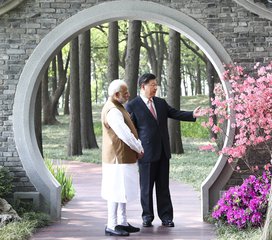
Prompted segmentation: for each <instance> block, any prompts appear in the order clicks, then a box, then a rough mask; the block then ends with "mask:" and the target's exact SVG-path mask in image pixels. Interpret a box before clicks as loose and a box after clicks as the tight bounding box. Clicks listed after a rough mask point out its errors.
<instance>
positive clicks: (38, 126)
mask: <svg viewBox="0 0 272 240" xmlns="http://www.w3.org/2000/svg"><path fill="white" fill-rule="evenodd" d="M41 88H42V83H41V84H40V87H39V90H38V92H37V97H36V102H35V135H36V139H37V144H38V147H39V149H40V152H41V155H42V156H43V145H42V89H41Z"/></svg>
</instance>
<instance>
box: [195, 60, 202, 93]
mask: <svg viewBox="0 0 272 240" xmlns="http://www.w3.org/2000/svg"><path fill="white" fill-rule="evenodd" d="M195 87H196V90H195V93H196V95H197V94H202V84H201V69H200V64H199V59H198V58H197V60H196V85H195Z"/></svg>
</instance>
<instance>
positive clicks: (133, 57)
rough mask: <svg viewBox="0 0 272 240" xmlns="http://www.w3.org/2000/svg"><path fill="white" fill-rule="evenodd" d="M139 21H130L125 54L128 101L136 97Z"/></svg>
mask: <svg viewBox="0 0 272 240" xmlns="http://www.w3.org/2000/svg"><path fill="white" fill-rule="evenodd" d="M141 26H142V22H141V21H135V20H134V21H130V22H129V29H128V42H127V54H126V69H125V80H126V82H127V84H128V90H129V92H130V99H132V98H134V97H136V95H137V79H138V72H139V59H140V48H141V38H140V34H141Z"/></svg>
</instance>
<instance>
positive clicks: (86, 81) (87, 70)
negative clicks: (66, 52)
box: [79, 30, 98, 149]
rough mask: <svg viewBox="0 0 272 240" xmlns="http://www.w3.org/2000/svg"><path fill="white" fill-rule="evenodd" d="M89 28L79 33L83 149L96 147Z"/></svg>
mask: <svg viewBox="0 0 272 240" xmlns="http://www.w3.org/2000/svg"><path fill="white" fill-rule="evenodd" d="M90 49H91V46H90V30H88V31H86V32H84V33H82V34H80V35H79V79H80V128H81V144H82V148H83V149H89V148H98V145H97V142H96V139H95V134H94V127H93V115H92V102H91V99H92V96H91V66H90V62H91V59H90V57H91V52H90Z"/></svg>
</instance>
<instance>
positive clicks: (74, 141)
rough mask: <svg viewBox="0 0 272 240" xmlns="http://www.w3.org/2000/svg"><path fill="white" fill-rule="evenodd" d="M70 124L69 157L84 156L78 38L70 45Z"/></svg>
mask: <svg viewBox="0 0 272 240" xmlns="http://www.w3.org/2000/svg"><path fill="white" fill-rule="evenodd" d="M70 55H71V63H70V124H69V142H68V156H74V155H82V146H81V136H80V135H81V134H80V133H81V131H80V95H79V94H80V91H79V49H78V37H75V38H74V39H73V40H72V41H71V43H70Z"/></svg>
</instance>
